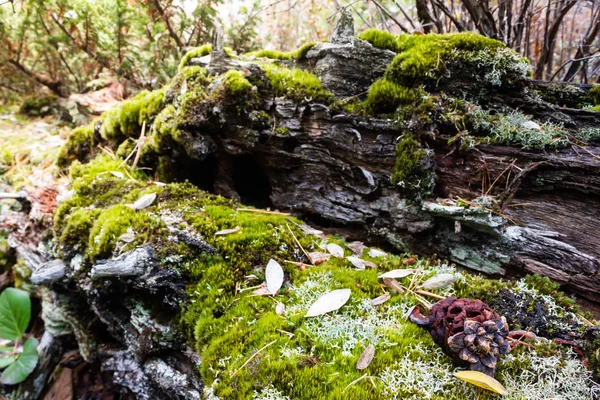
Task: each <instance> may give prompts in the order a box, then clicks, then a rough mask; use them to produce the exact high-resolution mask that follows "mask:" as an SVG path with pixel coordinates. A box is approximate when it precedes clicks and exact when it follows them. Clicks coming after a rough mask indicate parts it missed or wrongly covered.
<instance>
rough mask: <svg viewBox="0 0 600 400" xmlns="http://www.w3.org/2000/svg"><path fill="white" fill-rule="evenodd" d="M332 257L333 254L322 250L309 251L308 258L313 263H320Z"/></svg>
mask: <svg viewBox="0 0 600 400" xmlns="http://www.w3.org/2000/svg"><path fill="white" fill-rule="evenodd" d="M330 258H331V254H327V253H321V252H320V251H313V252H310V253H308V259H309V260H310V262H311V263H312V264H313V265H319V264H321V263H322V262H324V261H327V260H329V259H330Z"/></svg>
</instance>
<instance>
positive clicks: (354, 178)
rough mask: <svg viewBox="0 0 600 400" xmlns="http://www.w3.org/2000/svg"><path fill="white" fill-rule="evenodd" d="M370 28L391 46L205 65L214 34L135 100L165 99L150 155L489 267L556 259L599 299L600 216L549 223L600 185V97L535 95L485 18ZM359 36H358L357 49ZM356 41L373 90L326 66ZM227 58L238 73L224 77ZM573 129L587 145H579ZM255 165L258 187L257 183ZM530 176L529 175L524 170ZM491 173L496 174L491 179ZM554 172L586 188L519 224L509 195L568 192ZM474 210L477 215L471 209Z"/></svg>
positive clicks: (197, 178)
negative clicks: (162, 83)
mask: <svg viewBox="0 0 600 400" xmlns="http://www.w3.org/2000/svg"><path fill="white" fill-rule="evenodd" d="M340 31H341V32H342V31H346V30H344V29H341V30H340ZM364 37H365V39H367V40H368V41H371V42H372V43H373V44H375V45H376V46H381V47H385V48H386V49H379V48H377V47H374V46H373V45H371V44H370V43H369V42H368V41H363V40H361V39H359V38H354V37H347V38H342V39H343V40H341V42H339V41H337V39H336V41H334V40H331V41H330V42H328V43H319V44H316V45H314V46H312V47H310V49H309V50H308V51H307V52H306V57H305V59H303V61H302V62H299V63H296V62H287V61H289V60H287V61H286V60H283V61H286V62H281V60H272V62H266V61H265V60H264V58H261V59H260V61H256V60H252V59H244V58H240V59H239V60H238V59H235V58H231V59H229V60H228V61H227V62H226V63H225V64H224V65H225V67H224V68H225V70H224V71H225V72H223V73H217V74H216V75H213V74H211V72H209V71H213V72H214V69H213V70H211V68H210V65H209V64H210V58H211V56H209V55H208V54H206V53H207V51H208V50H207V49H206V48H205V49H203V50H201V51H199V52H198V54H197V55H201V54H206V55H204V56H203V57H190V58H189V60H187V62H186V64H185V66H182V68H181V69H180V71H179V74H178V75H177V76H176V77H175V78H174V79H173V81H172V82H171V83H170V85H168V86H167V87H166V88H164V89H163V90H164V105H163V107H164V108H163V109H162V110H158V109H157V108H156V107H153V106H152V104H154V102H150V101H149V103H150V104H148V105H145V104H142V105H129V106H128V107H127V108H131V109H132V110H142V109H148V110H157V111H159V112H158V113H156V114H155V115H154V114H153V113H150V112H146V113H144V115H146V116H147V134H146V136H148V137H149V139H147V140H146V143H145V145H144V146H143V148H142V153H141V158H140V165H142V166H144V167H149V168H152V169H153V170H155V171H156V172H157V174H158V176H159V177H160V178H161V179H162V180H165V181H171V180H179V181H183V180H185V179H189V180H191V181H192V182H194V183H195V184H196V185H198V186H199V187H201V188H204V189H207V190H210V191H214V192H216V193H219V194H223V195H225V196H227V197H231V198H235V199H243V200H245V201H247V202H252V203H254V204H258V203H260V204H265V205H269V204H272V205H275V206H277V207H280V208H286V209H294V210H297V211H299V212H304V213H307V214H311V215H320V216H322V217H325V218H327V219H330V220H332V221H334V222H336V223H343V224H351V225H353V226H363V227H367V228H366V230H367V231H368V233H370V234H375V235H377V236H379V237H382V238H384V239H385V240H386V241H388V242H390V243H392V244H393V245H394V246H396V247H397V248H399V249H401V250H413V251H418V252H419V253H422V254H434V253H436V254H441V255H443V256H444V257H448V258H449V259H451V260H452V261H454V262H458V263H460V264H462V265H466V266H469V267H470V268H474V269H477V270H481V271H484V272H487V273H496V274H504V273H506V272H507V271H509V270H511V269H517V270H519V271H520V270H523V269H525V270H526V271H530V272H538V273H543V274H548V275H550V276H552V277H553V279H556V280H558V281H559V282H561V283H563V284H565V285H566V286H567V287H569V288H570V289H572V290H575V291H576V292H577V293H578V294H581V295H583V296H586V297H587V298H589V299H592V300H595V301H598V300H600V298H598V296H597V293H598V292H599V291H598V290H597V289H598V288H600V281H599V280H598V279H597V278H596V276H597V272H598V270H599V266H600V264H599V263H598V262H597V260H596V258H595V257H596V256H597V251H596V250H594V248H597V247H598V246H594V242H595V241H596V236H597V234H596V233H595V232H594V231H593V229H592V228H591V227H588V224H584V228H585V231H583V232H579V233H578V232H571V231H569V234H568V236H567V238H565V239H564V242H563V241H561V240H557V241H555V240H553V239H550V238H549V237H548V235H554V236H555V237H559V236H560V231H561V230H563V229H570V228H569V226H570V225H569V224H568V223H567V222H566V221H565V218H567V214H569V213H568V212H567V211H566V210H572V209H573V210H576V212H575V215H577V218H578V219H584V217H585V215H581V216H580V215H579V214H578V212H579V213H581V212H582V210H585V208H586V207H587V205H588V203H589V202H590V200H589V198H588V197H589V196H587V194H589V193H600V190H598V187H597V186H598V185H597V182H596V179H595V173H594V171H596V170H597V166H596V163H597V162H596V159H595V155H596V153H597V152H598V148H597V147H596V146H595V145H594V144H593V143H594V142H595V141H597V140H598V138H599V137H600V118H599V117H598V113H596V112H593V111H590V110H588V109H572V108H562V107H561V104H552V103H550V102H549V101H548V100H549V99H550V97H556V98H559V99H567V98H568V99H569V100H568V104H570V105H578V106H585V107H587V106H589V105H591V100H590V99H591V97H590V96H591V95H590V93H593V90H592V91H591V90H590V88H589V87H582V88H578V89H577V90H571V89H568V88H572V87H575V86H574V85H571V86H565V87H561V89H560V90H563V91H564V93H567V92H569V96H566V94H565V95H564V96H563V95H560V96H559V95H557V94H556V93H557V91H556V90H555V91H554V92H552V93H554V94H552V96H549V97H548V96H546V98H544V97H543V96H539V95H538V94H536V91H537V92H540V91H543V89H544V88H543V85H541V84H539V83H535V82H531V81H528V80H527V79H524V77H525V75H526V63H525V62H524V60H523V59H521V58H519V57H518V56H517V55H516V53H514V52H512V51H511V50H509V49H507V48H506V47H505V46H504V45H502V44H501V43H500V42H497V41H494V40H490V39H486V38H483V37H481V36H478V35H474V34H468V33H459V34H452V35H413V36H410V35H404V36H402V35H401V36H399V37H393V38H391V37H390V36H389V35H387V34H382V33H378V32H372V31H371V32H370V33H369V34H368V35H367V34H365V35H364ZM378 43H379V44H378ZM381 43H383V44H381ZM385 43H387V44H385ZM390 43H393V45H391V44H390ZM352 46H355V47H352ZM390 46H392V47H390ZM390 48H392V50H394V51H391V50H389V49H390ZM348 49H360V52H358V53H357V54H358V56H357V55H356V54H355V55H354V56H352V52H351V51H350V50H348ZM367 49H368V50H367ZM399 49H401V50H402V52H401V53H399V54H396V53H395V51H398V50H399ZM426 50H427V51H428V52H425V54H423V52H424V51H426ZM493 50H497V51H495V52H494V51H493ZM361 52H364V53H361ZM360 54H372V55H373V59H377V60H378V61H377V68H380V67H382V65H383V66H384V68H382V69H381V76H379V77H372V76H370V77H369V79H370V80H369V82H370V83H369V85H370V89H369V90H368V93H356V94H355V95H353V96H351V97H350V98H348V97H344V98H340V95H339V94H338V95H332V93H334V91H337V90H339V89H340V82H342V83H343V82H346V81H347V80H348V76H347V75H344V76H339V77H336V76H332V74H333V75H335V73H336V70H335V69H333V70H330V71H325V72H324V69H326V68H325V67H326V66H327V65H338V64H336V62H337V61H335V60H336V57H341V56H344V57H346V56H348V57H354V58H353V59H352V60H353V64H352V65H353V66H356V65H357V62H356V57H359V56H360ZM434 54H435V55H436V57H434V56H433V55H434ZM276 58H280V57H276ZM344 59H345V58H344ZM332 60H334V61H335V62H334V61H332ZM386 60H387V61H386ZM338 61H339V60H338ZM332 63H333V64H332ZM382 63H383V64H382ZM313 64H315V65H316V66H317V67H318V66H320V67H319V68H314V69H313V72H315V74H312V73H311V72H308V71H307V70H303V69H302V68H306V69H310V67H311V65H313ZM360 64H361V65H362V66H363V67H362V68H363V69H364V68H365V66H368V65H369V64H368V63H365V62H364V60H363V62H362V63H360ZM388 64H389V65H388ZM227 68H229V69H230V70H231V71H233V72H231V71H229V72H228V71H227ZM357 68H358V67H357ZM386 68H387V71H386ZM363 69H360V72H363ZM372 69H373V68H372ZM219 71H221V70H219ZM347 72H348V71H347V70H345V73H347ZM351 72H354V75H356V72H357V71H351ZM227 74H229V75H230V76H233V75H235V76H236V77H239V78H240V79H236V80H231V79H229V81H230V82H229V83H228V82H227V81H228V79H226V77H225V75H227ZM319 74H320V75H319ZM354 75H352V76H354ZM473 76H475V77H476V79H472V77H473ZM338 78H339V79H338ZM377 79H379V80H377ZM245 81H247V82H248V83H249V84H250V85H251V86H252V89H251V90H248V91H245V92H244V94H243V95H242V96H232V95H231V90H229V89H227V86H228V85H229V84H230V83H231V84H233V83H235V82H238V83H239V82H245ZM364 84H365V82H364V81H361V85H364ZM245 87H246V88H247V89H250V87H249V86H247V85H245ZM367 87H369V86H367ZM329 88H331V91H330V90H329ZM351 89H352V88H351ZM228 93H229V94H228ZM335 93H337V92H335ZM160 98H161V96H160V95H156V96H154V95H153V96H151V95H148V94H146V95H144V96H141V100H143V101H145V100H144V99H147V100H151V99H160ZM460 99H464V100H460ZM557 101H558V100H557ZM119 113H120V112H116V111H115V113H114V115H118V114H119ZM141 115H142V114H141V113H139V112H138V113H135V112H134V115H133V117H131V118H127V119H126V120H125V122H127V121H130V122H131V121H133V122H134V123H131V124H125V125H127V126H132V127H133V129H134V132H131V133H129V134H128V136H129V137H131V138H135V137H136V136H138V135H139V134H140V132H139V131H140V124H141V123H142V121H141V119H140V116H141ZM120 125H121V124H119V125H118V126H119V127H120ZM119 129H120V128H119ZM102 131H103V129H100V130H95V132H98V134H99V133H101V132H102ZM104 131H105V132H106V130H104ZM108 131H110V129H109V130H108ZM88 132H89V130H88ZM148 132H149V133H148ZM75 136H76V135H73V137H74V139H73V140H75V139H76V137H75ZM97 136H98V135H96V134H95V135H94V137H97ZM86 137H87V138H89V133H88V135H87V136H86ZM99 137H100V140H102V137H101V136H99ZM573 143H575V144H576V145H577V146H586V145H589V149H591V150H589V151H586V152H580V151H578V150H577V147H575V148H574V147H573ZM103 144H105V145H106V144H110V145H112V146H113V148H114V146H116V144H115V143H112V144H111V143H108V142H106V141H105V142H103ZM501 145H507V146H501ZM71 148H72V149H78V147H77V146H71ZM75 152H76V151H72V152H71V153H75ZM66 153H69V151H66ZM77 156H81V154H71V155H68V154H66V155H65V158H66V159H72V157H77ZM511 162H514V163H515V164H514V166H511ZM531 165H534V166H535V169H532V168H529V166H531ZM507 168H508V172H506V171H505V170H507ZM522 170H525V171H526V173H523V174H521V173H520V171H522ZM196 171H201V172H196ZM486 171H489V173H488V174H487V176H486V175H485V174H486V173H487V172H486ZM503 171H504V172H503ZM582 171H585V174H582ZM576 175H580V176H583V175H589V176H590V178H589V179H588V178H585V179H584V178H577V176H576ZM515 176H518V177H519V179H518V180H514V178H515ZM496 178H498V179H497V181H496V183H495V184H494V185H491V183H490V182H493V181H494V180H495V179H496ZM252 179H254V180H256V182H258V184H257V187H259V188H260V189H257V190H253V189H251V188H250V187H249V186H248V184H247V182H248V181H250V180H252ZM522 179H526V180H525V182H526V185H520V182H521V180H522ZM582 179H583V180H582ZM306 182H313V183H314V184H311V185H306V184H305V183H306ZM482 182H483V186H486V183H487V187H484V188H483V189H480V188H481V186H482ZM511 182H513V185H512V186H511V185H509V184H510V183H511ZM531 182H534V185H533V186H532V184H531ZM340 188H341V189H343V190H340ZM557 188H559V189H560V190H561V191H562V190H568V191H570V192H573V193H574V195H573V197H574V198H573V199H572V200H573V201H572V202H569V203H568V204H565V206H564V211H563V210H562V209H554V210H550V211H549V212H546V213H537V212H536V213H534V214H532V215H533V220H531V221H529V219H530V218H531V217H528V218H526V220H527V222H526V224H530V225H531V226H534V227H535V228H529V227H525V228H523V229H522V228H521V227H519V226H512V225H514V224H517V225H518V221H520V219H519V218H521V217H522V216H523V213H524V212H525V211H526V209H523V210H525V211H523V210H521V209H519V208H510V209H509V208H508V207H510V203H511V201H512V202H517V199H521V197H525V198H523V199H522V200H523V201H522V203H525V204H528V202H527V201H526V200H527V198H529V196H530V195H532V193H530V192H535V193H534V195H535V196H537V197H536V198H540V199H541V200H540V202H542V201H543V204H545V205H548V204H550V205H552V204H560V203H561V201H560V200H561V194H560V193H561V192H559V191H558V190H556V189H557ZM488 189H489V190H488ZM482 194H486V196H484V197H485V198H481V199H480V198H479V197H481V195H482ZM456 196H460V197H461V198H463V199H465V200H467V202H462V200H459V201H458V203H460V205H459V207H458V208H457V209H454V208H452V207H454V205H452V206H450V208H451V209H452V210H454V211H452V212H448V210H449V209H448V208H447V207H446V205H443V204H438V205H433V204H430V202H428V200H429V199H432V198H434V197H441V198H444V197H446V198H455V197H456ZM585 196H587V197H586V198H584V197H585ZM454 202H455V203H456V201H454ZM480 203H481V204H480ZM520 203H521V202H519V204H520ZM582 203H584V204H585V205H586V207H582V206H581V204H582ZM473 204H476V205H473ZM536 204H537V203H536ZM455 205H456V204H455ZM577 210H579V211H577ZM474 212H475V213H480V214H482V215H481V217H480V218H472V217H471V216H470V214H472V213H474ZM467 214H469V215H467ZM484 214H485V215H484ZM515 215H516V216H518V217H517V218H514V216H515ZM572 215H573V214H571V216H572ZM457 223H458V224H460V225H456V224H457ZM457 226H458V228H457ZM457 229H459V230H460V229H462V230H461V231H460V232H456V230H457ZM481 232H484V233H485V235H481V234H480V233H481ZM548 232H555V233H548ZM540 243H543V245H540ZM482 247H485V248H486V251H485V252H484V253H485V254H483V253H482V252H481V251H480V249H481V248H482ZM548 249H550V250H548Z"/></svg>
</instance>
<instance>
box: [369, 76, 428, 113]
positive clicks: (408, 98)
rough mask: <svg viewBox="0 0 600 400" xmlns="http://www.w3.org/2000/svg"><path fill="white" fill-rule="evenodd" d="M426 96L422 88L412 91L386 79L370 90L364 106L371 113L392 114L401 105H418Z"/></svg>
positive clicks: (375, 84)
mask: <svg viewBox="0 0 600 400" xmlns="http://www.w3.org/2000/svg"><path fill="white" fill-rule="evenodd" d="M424 96H426V94H425V92H424V91H423V89H421V88H417V89H411V88H407V87H405V86H402V85H398V84H397V83H394V82H392V81H388V80H386V79H380V80H378V81H376V82H375V83H373V84H372V85H371V87H370V88H369V95H368V97H367V100H366V101H365V103H364V106H365V108H366V110H367V112H369V113H373V114H385V113H392V112H394V111H396V109H397V108H398V107H399V106H401V105H405V106H406V105H417V104H419V103H420V102H421V100H422V99H423V97H424Z"/></svg>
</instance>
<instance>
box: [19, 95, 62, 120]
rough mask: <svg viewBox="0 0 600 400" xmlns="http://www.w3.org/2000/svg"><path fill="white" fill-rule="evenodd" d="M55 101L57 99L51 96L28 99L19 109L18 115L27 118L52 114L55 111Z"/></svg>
mask: <svg viewBox="0 0 600 400" xmlns="http://www.w3.org/2000/svg"><path fill="white" fill-rule="evenodd" d="M57 100H58V97H56V96H54V95H51V94H49V95H41V96H32V97H28V98H26V99H25V100H23V103H22V104H21V107H19V114H21V115H27V116H29V117H45V116H47V115H51V114H54V113H55V112H56V111H57V104H56V101H57Z"/></svg>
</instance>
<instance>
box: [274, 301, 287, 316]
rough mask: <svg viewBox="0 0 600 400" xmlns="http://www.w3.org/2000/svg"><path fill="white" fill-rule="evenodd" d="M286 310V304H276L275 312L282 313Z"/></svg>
mask: <svg viewBox="0 0 600 400" xmlns="http://www.w3.org/2000/svg"><path fill="white" fill-rule="evenodd" d="M284 312H285V304H283V303H277V305H276V306H275V314H277V315H281V314H283V313H284Z"/></svg>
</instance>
